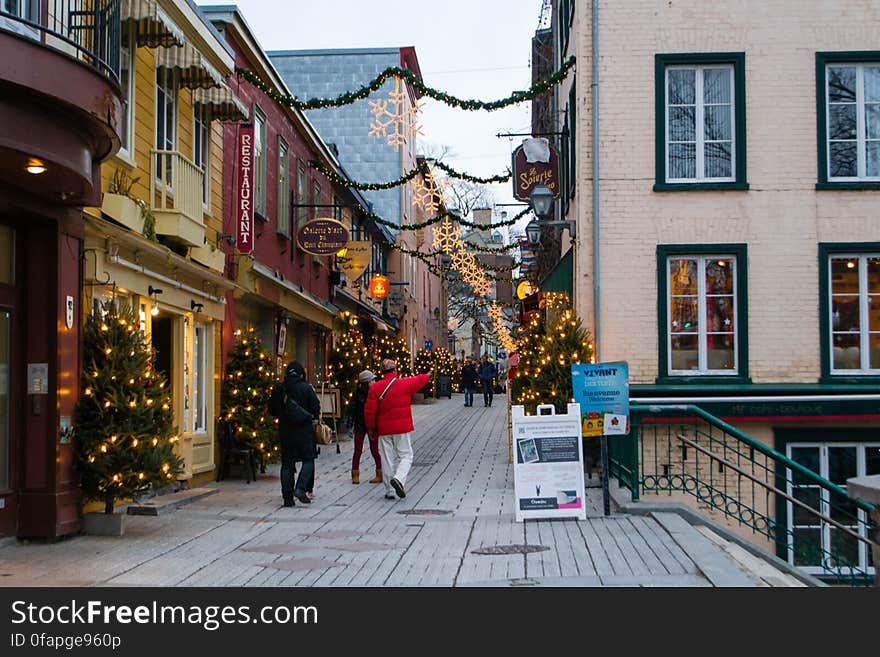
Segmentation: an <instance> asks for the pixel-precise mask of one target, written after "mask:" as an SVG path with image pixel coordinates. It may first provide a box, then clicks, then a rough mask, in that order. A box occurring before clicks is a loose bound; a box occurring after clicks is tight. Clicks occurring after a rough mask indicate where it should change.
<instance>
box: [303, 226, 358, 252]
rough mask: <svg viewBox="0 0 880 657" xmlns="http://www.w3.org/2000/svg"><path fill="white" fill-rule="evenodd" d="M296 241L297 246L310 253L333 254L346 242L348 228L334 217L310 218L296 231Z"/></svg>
mask: <svg viewBox="0 0 880 657" xmlns="http://www.w3.org/2000/svg"><path fill="white" fill-rule="evenodd" d="M296 243H297V245H298V246H299V248H301V249H302V250H303V251H305V252H306V253H311V254H312V255H316V256H328V255H333V254H334V253H337V252H338V251H339V250H340V249H342V248H344V247H345V245H346V244H348V228H346V227H345V224H344V223H342V222H341V221H337V220H336V219H330V218H328V217H319V218H317V219H312V220H311V221H307V222H306V223H304V224H303V225H302V227H301V228H300V229H299V230H298V231H297V233H296Z"/></svg>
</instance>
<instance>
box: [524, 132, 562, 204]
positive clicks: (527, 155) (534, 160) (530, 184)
mask: <svg viewBox="0 0 880 657" xmlns="http://www.w3.org/2000/svg"><path fill="white" fill-rule="evenodd" d="M541 183H543V184H544V185H547V187H548V188H550V191H551V192H553V197H554V198H559V153H557V152H556V149H555V148H554V147H553V146H552V144H550V143H549V142H548V141H547V140H546V139H544V138H539V139H526V140H525V141H523V143H522V145H521V146H519V147H518V148H517V149H516V150H515V151H513V195H514V196H515V197H516V198H517V199H519V200H520V201H528V200H529V198H530V197H531V195H532V190H533V189H534V188H535V186H536V185H539V184H541Z"/></svg>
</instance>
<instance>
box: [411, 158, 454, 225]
mask: <svg viewBox="0 0 880 657" xmlns="http://www.w3.org/2000/svg"><path fill="white" fill-rule="evenodd" d="M446 185H447V183H446V181H445V180H443V179H438V178H434V173H433V172H432V171H431V170H430V169H428V171H427V172H426V173H425V177H424V179H422V178H417V179H416V180H414V181H413V182H412V190H413V203H414V204H415V205H416V206H417V207H419V208H421V209H422V210H424V211H425V212H428V213H432V214H436V213H437V212H439V211H440V206H441V205H442V204H443V194H444V192H445V191H446Z"/></svg>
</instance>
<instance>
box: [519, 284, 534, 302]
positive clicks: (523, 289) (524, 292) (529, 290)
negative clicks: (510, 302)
mask: <svg viewBox="0 0 880 657" xmlns="http://www.w3.org/2000/svg"><path fill="white" fill-rule="evenodd" d="M534 292H535V286H534V285H532V282H531V281H528V280H525V281H520V282H519V285H517V286H516V298H517V299H520V300H522V299H525V298H526V297H529V296H531V295H532V294H533V293H534Z"/></svg>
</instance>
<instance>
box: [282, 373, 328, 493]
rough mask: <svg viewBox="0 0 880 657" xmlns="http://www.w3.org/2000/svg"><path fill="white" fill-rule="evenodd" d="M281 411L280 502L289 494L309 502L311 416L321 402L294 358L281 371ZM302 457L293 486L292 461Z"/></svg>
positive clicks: (312, 454) (312, 464)
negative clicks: (282, 390)
mask: <svg viewBox="0 0 880 657" xmlns="http://www.w3.org/2000/svg"><path fill="white" fill-rule="evenodd" d="M284 391H285V393H286V399H285V402H284V413H283V414H282V415H281V417H280V418H279V419H278V438H279V442H280V443H281V496H282V497H283V498H284V506H293V505H294V501H293V498H296V499H298V500H299V501H300V502H302V503H303V504H309V503H311V501H312V500H311V499H309V497H308V495H307V494H306V492H307V491H309V490H310V489H311V487H312V483H313V481H314V478H315V457H316V456H317V455H318V454H317V445H316V444H315V430H314V428H313V426H312V419H313V418H317V417H319V416H320V414H321V402H320V401H318V395H317V394H315V389H314V388H313V387H312V386H311V384H310V383H309V382H308V381H306V370H305V368H304V367H303V366H302V364H301V363H298V362H296V361H294V362H292V363H290V364H289V365H288V366H287V370H286V371H285V374H284ZM297 461H302V466H301V467H300V471H299V477H298V478H297V479H296V486H294V476H295V475H296V462H297Z"/></svg>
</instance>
